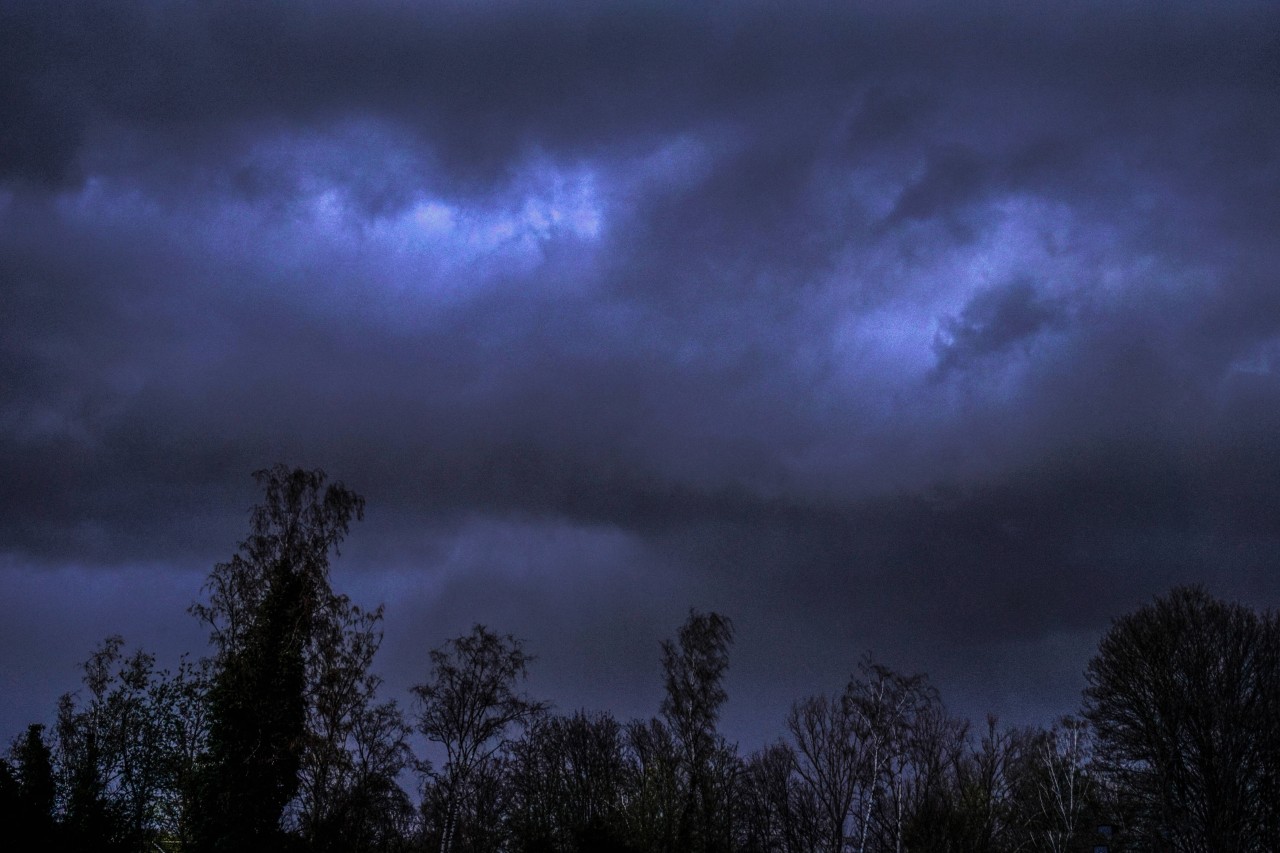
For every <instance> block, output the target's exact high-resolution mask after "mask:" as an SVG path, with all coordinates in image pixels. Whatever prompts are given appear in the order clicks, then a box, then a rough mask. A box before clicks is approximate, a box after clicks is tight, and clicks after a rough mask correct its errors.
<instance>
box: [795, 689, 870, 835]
mask: <svg viewBox="0 0 1280 853" xmlns="http://www.w3.org/2000/svg"><path fill="white" fill-rule="evenodd" d="M853 711H854V706H853V704H852V702H849V701H846V697H844V696H831V697H829V696H811V697H809V698H807V699H804V700H802V701H800V702H797V703H796V704H794V705H792V707H791V713H790V715H788V717H787V728H788V729H789V730H790V732H791V737H792V740H793V741H794V742H795V750H794V760H795V767H796V771H797V773H798V774H799V776H800V779H801V780H802V781H803V783H804V786H805V788H806V789H807V790H808V791H809V793H810V795H811V796H812V797H813V799H814V801H815V803H816V805H817V809H818V818H819V822H820V823H819V826H820V828H819V832H818V836H819V837H818V839H817V847H816V848H815V849H816V850H823V851H828V853H841V851H843V850H844V847H845V838H846V837H847V836H848V834H849V832H850V824H851V823H852V820H853V804H854V799H855V797H856V796H857V794H858V791H859V789H860V788H862V787H865V786H866V784H867V779H866V770H867V761H866V757H865V756H864V754H863V751H862V747H863V745H864V741H863V740H862V739H861V738H859V737H858V731H857V728H856V727H855V717H854V713H853Z"/></svg>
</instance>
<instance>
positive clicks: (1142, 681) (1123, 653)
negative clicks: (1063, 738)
mask: <svg viewBox="0 0 1280 853" xmlns="http://www.w3.org/2000/svg"><path fill="white" fill-rule="evenodd" d="M1086 677H1087V679H1088V687H1087V688H1086V690H1085V705H1084V715H1085V717H1086V718H1087V719H1088V720H1089V722H1090V723H1092V725H1093V727H1094V730H1095V732H1096V734H1097V743H1096V749H1097V753H1098V758H1099V763H1100V764H1101V766H1102V768H1103V769H1104V771H1105V772H1106V773H1107V774H1108V775H1109V776H1110V777H1111V779H1112V781H1113V784H1114V785H1115V786H1116V788H1117V789H1118V790H1119V791H1122V792H1124V793H1125V795H1126V796H1127V798H1128V799H1129V803H1128V806H1129V807H1131V808H1132V809H1133V813H1134V821H1135V825H1134V826H1132V827H1130V829H1131V830H1132V833H1131V834H1133V835H1135V836H1136V839H1137V840H1138V841H1140V842H1141V843H1143V844H1146V845H1148V846H1152V847H1154V846H1159V847H1161V848H1167V849H1173V850H1176V851H1203V850H1215V851H1218V850H1221V851H1241V852H1242V853H1247V851H1259V853H1261V851H1264V850H1277V849H1280V787H1278V785H1277V782H1278V774H1280V630H1278V628H1277V621H1276V618H1275V617H1274V616H1273V615H1271V614H1262V615H1260V614H1258V613H1255V612H1254V611H1252V610H1249V609H1247V608H1244V607H1241V606H1239V605H1236V604H1229V603H1226V602H1223V601H1219V600H1217V599H1215V598H1213V597H1211V596H1210V595H1209V594H1208V593H1207V592H1206V591H1205V590H1204V589H1203V588H1202V587H1179V588H1177V589H1174V590H1173V591H1172V592H1170V593H1169V594H1168V595H1166V596H1161V597H1158V598H1156V599H1155V601H1154V602H1152V603H1151V604H1149V605H1146V606H1145V607H1142V608H1140V609H1139V610H1137V611H1135V612H1133V613H1130V614H1128V615H1126V616H1123V617H1121V618H1119V619H1117V620H1115V621H1114V622H1113V623H1112V626H1111V629H1110V630H1109V631H1108V632H1107V634H1106V636H1105V637H1103V639H1102V642H1101V644H1100V645H1099V647H1098V654H1097V655H1096V656H1095V657H1094V658H1093V659H1092V660H1091V661H1090V662H1089V666H1088V669H1087V671H1086Z"/></svg>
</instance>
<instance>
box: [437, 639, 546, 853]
mask: <svg viewBox="0 0 1280 853" xmlns="http://www.w3.org/2000/svg"><path fill="white" fill-rule="evenodd" d="M430 656H431V677H430V680H428V681H427V682H425V683H423V684H419V685H417V686H415V687H414V688H413V692H414V694H415V696H416V697H417V700H418V716H417V723H418V730H419V731H420V732H421V733H422V734H423V735H425V736H426V738H427V739H428V740H430V741H433V742H435V743H439V744H441V745H442V746H443V747H444V749H445V756H446V760H445V766H444V771H443V774H442V775H441V776H439V777H438V778H437V780H436V781H437V797H438V799H439V801H440V802H441V804H442V805H443V813H442V814H441V818H442V825H441V827H440V850H441V853H449V851H450V850H452V849H453V847H454V839H455V836H456V835H458V827H459V824H460V823H465V824H472V825H475V822H476V819H477V818H478V817H479V816H480V814H479V811H480V810H481V806H483V804H484V803H486V802H488V800H487V799H485V798H484V797H480V798H479V799H477V796H478V795H479V794H481V793H483V792H484V790H485V789H486V786H487V785H488V784H489V782H490V776H491V775H492V768H491V767H489V766H488V765H489V763H490V759H491V758H492V757H493V756H494V754H495V753H496V752H497V751H498V750H499V749H500V748H502V747H503V746H505V745H506V744H507V743H508V740H507V733H508V732H509V731H510V729H511V728H512V727H513V726H525V725H528V724H529V723H531V722H532V721H533V720H534V719H535V718H536V717H537V716H538V715H540V714H541V713H543V711H545V710H546V707H547V706H546V704H545V703H543V702H537V701H534V700H532V699H530V698H529V697H528V696H527V695H525V694H523V693H518V692H517V691H516V685H517V684H518V682H520V681H522V680H524V678H525V677H526V676H527V674H528V666H529V662H530V661H531V660H532V658H531V657H530V656H529V655H527V654H525V652H524V649H523V646H522V644H521V642H520V641H519V640H517V639H516V638H514V637H512V636H510V635H507V636H499V635H498V634H495V633H493V632H492V631H490V630H489V629H488V628H486V627H485V626H483V625H476V626H475V627H473V628H472V629H471V633H470V634H467V635H464V636H462V637H458V638H456V639H453V640H450V641H449V642H448V643H446V644H445V645H444V646H442V647H440V648H437V649H433V650H432V651H431V653H430ZM469 802H470V803H473V804H475V808H473V809H471V810H470V812H471V813H470V814H468V810H467V809H466V808H464V807H465V806H466V804H467V803H469ZM466 829H467V827H464V830H466Z"/></svg>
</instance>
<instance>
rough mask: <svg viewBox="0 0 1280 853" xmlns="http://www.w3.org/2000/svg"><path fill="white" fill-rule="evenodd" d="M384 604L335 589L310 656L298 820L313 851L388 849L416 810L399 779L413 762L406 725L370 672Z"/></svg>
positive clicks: (319, 626)
mask: <svg viewBox="0 0 1280 853" xmlns="http://www.w3.org/2000/svg"><path fill="white" fill-rule="evenodd" d="M381 621H382V608H381V607H379V608H377V609H376V610H372V611H366V610H362V609H361V608H359V607H357V606H356V605H354V604H352V603H351V602H350V601H349V600H348V599H347V597H346V596H344V595H336V594H331V595H330V596H329V598H328V600H327V601H326V602H325V603H324V606H323V609H322V611H321V616H320V618H318V619H317V620H316V629H315V637H314V640H313V642H312V644H311V646H310V649H309V652H308V655H307V678H306V683H307V690H306V700H307V702H306V706H307V726H306V734H305V738H306V745H305V749H304V750H303V753H302V763H301V768H300V776H301V788H300V792H299V802H298V809H299V815H298V823H299V826H300V830H301V835H302V837H303V838H304V839H306V840H307V842H308V844H309V845H310V847H311V849H312V850H314V851H328V850H341V851H360V850H374V849H380V848H383V847H385V845H386V844H388V843H390V842H391V841H392V840H393V839H395V838H396V837H398V836H399V835H400V834H401V832H402V830H403V826H404V824H405V823H406V822H407V820H408V819H409V815H410V814H411V812H412V807H411V805H410V803H409V800H408V797H407V796H406V795H405V793H404V791H403V789H401V787H400V785H399V782H398V781H397V777H398V776H399V775H400V773H401V772H402V771H403V770H404V769H405V768H406V767H407V766H408V764H409V761H410V758H411V756H410V753H409V747H408V744H407V741H406V738H407V736H408V732H409V730H408V727H407V726H406V724H405V722H404V718H403V716H402V715H401V713H400V709H399V708H398V707H397V706H396V704H395V702H393V701H388V702H379V701H378V700H377V690H378V687H379V686H380V685H381V683H382V679H381V678H379V677H378V676H376V675H374V674H373V673H372V672H370V666H371V665H372V662H373V657H374V655H375V654H376V653H377V651H378V647H379V645H381V642H382V632H381V630H380V628H379V625H380V623H381Z"/></svg>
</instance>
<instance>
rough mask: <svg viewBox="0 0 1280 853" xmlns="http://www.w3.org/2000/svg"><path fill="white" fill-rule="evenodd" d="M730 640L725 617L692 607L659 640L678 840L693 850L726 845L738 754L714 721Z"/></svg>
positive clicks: (720, 701)
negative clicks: (677, 798)
mask: <svg viewBox="0 0 1280 853" xmlns="http://www.w3.org/2000/svg"><path fill="white" fill-rule="evenodd" d="M732 642H733V623H732V622H730V621H729V619H728V618H726V617H724V616H721V615H720V614H718V613H699V612H697V611H696V610H691V611H690V612H689V618H688V619H687V620H686V621H685V623H684V625H682V626H681V627H680V631H679V634H678V635H677V639H676V642H674V643H673V642H671V641H670V640H666V641H664V642H663V643H662V671H663V677H664V681H665V685H666V696H665V697H664V698H663V701H662V716H663V719H664V720H665V721H666V723H667V725H668V726H669V727H670V729H671V732H672V734H673V735H674V737H675V742H676V744H677V746H678V747H679V754H680V758H681V764H680V766H681V770H682V777H683V778H682V780H681V781H682V782H683V786H684V795H685V806H684V811H683V815H682V821H681V836H680V842H681V846H682V848H683V849H685V850H689V851H695V853H697V851H707V850H726V849H728V847H729V846H730V840H731V819H730V808H731V797H730V796H729V794H730V790H731V788H732V785H733V782H734V775H735V773H736V771H737V756H736V754H735V752H734V750H733V748H732V747H730V746H729V745H728V744H727V743H726V742H725V740H724V738H723V737H721V736H720V734H719V733H718V732H717V731H716V723H717V721H718V720H719V717H720V708H721V706H722V705H723V704H724V702H725V699H726V698H727V694H726V693H725V690H724V686H723V684H722V681H723V679H724V674H725V672H726V671H727V670H728V668H729V646H730V645H731V644H732Z"/></svg>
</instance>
